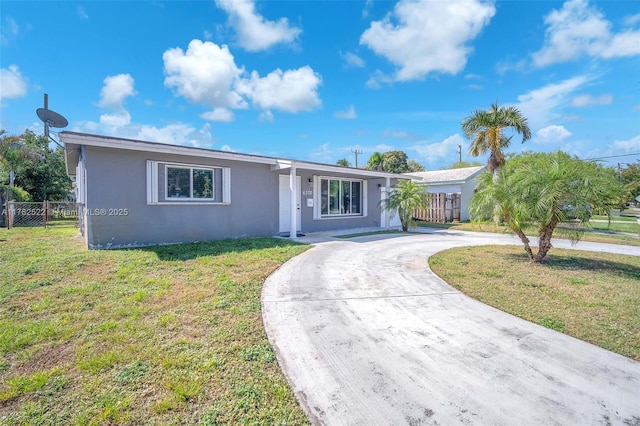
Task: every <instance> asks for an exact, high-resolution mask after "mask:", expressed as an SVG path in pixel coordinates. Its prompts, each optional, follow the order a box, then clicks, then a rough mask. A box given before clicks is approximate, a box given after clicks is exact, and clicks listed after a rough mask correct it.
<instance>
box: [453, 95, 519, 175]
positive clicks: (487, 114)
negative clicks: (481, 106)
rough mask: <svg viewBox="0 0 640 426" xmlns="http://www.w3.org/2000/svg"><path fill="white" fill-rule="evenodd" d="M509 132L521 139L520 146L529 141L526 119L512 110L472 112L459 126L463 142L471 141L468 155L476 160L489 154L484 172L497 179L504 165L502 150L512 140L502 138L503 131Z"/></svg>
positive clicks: (495, 107)
mask: <svg viewBox="0 0 640 426" xmlns="http://www.w3.org/2000/svg"><path fill="white" fill-rule="evenodd" d="M506 128H512V129H513V130H514V131H515V132H516V133H518V134H521V135H522V142H523V143H524V142H525V141H527V140H529V139H531V130H530V129H529V125H528V124H527V119H526V118H525V117H524V116H523V115H522V113H521V112H520V110H518V108H516V107H512V106H511V107H498V103H497V102H496V103H495V104H492V105H491V108H490V109H489V110H488V111H483V110H475V111H474V112H473V114H471V115H470V116H468V117H467V118H465V119H464V121H463V122H462V131H463V132H464V135H465V136H466V137H467V138H473V139H472V141H471V146H470V147H469V153H470V154H471V155H472V156H474V157H477V156H479V155H482V154H484V153H485V152H487V151H489V152H490V153H491V155H490V156H489V161H488V162H487V168H488V169H489V171H490V172H493V177H494V179H498V176H499V170H500V167H502V165H503V164H504V162H505V160H504V154H503V152H502V150H503V149H504V148H506V147H508V146H509V144H510V143H511V138H512V137H513V135H512V136H509V137H507V136H505V135H504V129H506Z"/></svg>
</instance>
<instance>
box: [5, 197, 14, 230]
mask: <svg viewBox="0 0 640 426" xmlns="http://www.w3.org/2000/svg"><path fill="white" fill-rule="evenodd" d="M6 206H7V207H6V210H7V229H11V225H13V215H12V214H11V209H9V197H7V202H6Z"/></svg>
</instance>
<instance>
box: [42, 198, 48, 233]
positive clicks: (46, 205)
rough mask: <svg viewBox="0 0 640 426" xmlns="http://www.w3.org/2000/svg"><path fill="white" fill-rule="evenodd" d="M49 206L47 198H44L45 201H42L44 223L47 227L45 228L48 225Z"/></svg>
mask: <svg viewBox="0 0 640 426" xmlns="http://www.w3.org/2000/svg"><path fill="white" fill-rule="evenodd" d="M47 207H48V203H47V200H44V201H43V202H42V214H43V216H42V223H43V224H44V227H45V228H46V227H47V213H48V212H47Z"/></svg>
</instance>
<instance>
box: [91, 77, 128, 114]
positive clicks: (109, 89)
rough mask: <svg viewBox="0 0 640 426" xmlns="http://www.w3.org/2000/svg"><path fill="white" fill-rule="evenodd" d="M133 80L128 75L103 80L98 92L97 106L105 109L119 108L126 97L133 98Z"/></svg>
mask: <svg viewBox="0 0 640 426" xmlns="http://www.w3.org/2000/svg"><path fill="white" fill-rule="evenodd" d="M133 84H134V80H133V77H131V75H130V74H118V75H112V76H109V77H107V78H105V79H104V86H102V90H101V91H100V103H99V106H101V107H106V108H113V107H120V106H122V103H123V102H124V100H125V98H127V97H128V96H133V95H135V94H136V91H135V90H134V89H133Z"/></svg>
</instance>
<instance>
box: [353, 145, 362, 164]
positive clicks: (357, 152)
mask: <svg viewBox="0 0 640 426" xmlns="http://www.w3.org/2000/svg"><path fill="white" fill-rule="evenodd" d="M351 152H353V153H354V154H355V155H356V169H357V168H358V154H362V150H361V149H357V148H356V149H355V150H354V149H353V148H352V149H351Z"/></svg>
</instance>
